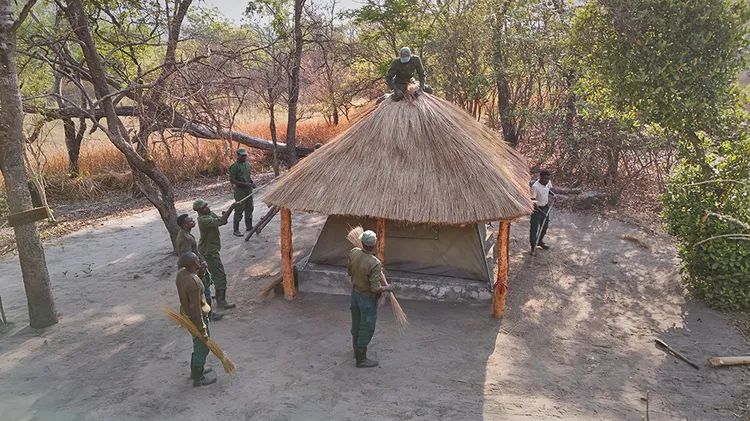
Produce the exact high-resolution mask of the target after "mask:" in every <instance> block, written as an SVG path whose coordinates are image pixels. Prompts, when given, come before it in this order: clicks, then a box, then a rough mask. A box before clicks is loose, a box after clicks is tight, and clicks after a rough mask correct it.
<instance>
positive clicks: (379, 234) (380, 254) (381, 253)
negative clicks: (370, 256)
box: [375, 218, 385, 268]
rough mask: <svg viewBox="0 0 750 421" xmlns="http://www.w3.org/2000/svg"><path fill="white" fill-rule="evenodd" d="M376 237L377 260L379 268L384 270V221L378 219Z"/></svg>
mask: <svg viewBox="0 0 750 421" xmlns="http://www.w3.org/2000/svg"><path fill="white" fill-rule="evenodd" d="M375 235H376V236H377V237H378V249H377V258H378V260H380V263H381V267H383V268H385V219H383V218H378V232H376V233H375Z"/></svg>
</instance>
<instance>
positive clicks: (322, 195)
mask: <svg viewBox="0 0 750 421" xmlns="http://www.w3.org/2000/svg"><path fill="white" fill-rule="evenodd" d="M528 183H529V170H528V166H527V164H526V161H525V160H524V158H523V157H522V156H521V155H520V154H519V153H518V152H516V151H515V149H513V148H511V147H510V146H509V145H508V144H507V143H505V142H504V141H503V140H502V137H501V136H500V135H499V134H498V133H496V132H494V131H492V130H490V129H489V128H487V127H486V126H485V125H483V124H481V123H478V122H477V121H476V120H475V119H474V118H473V117H472V116H470V115H469V114H467V113H466V112H464V111H463V110H462V109H460V108H458V107H456V106H454V105H453V104H451V103H449V102H447V101H445V100H442V99H439V98H437V97H434V96H429V95H427V94H425V95H423V96H421V97H419V98H418V99H416V100H414V101H413V102H411V103H408V102H407V101H401V102H393V101H390V100H387V101H385V102H383V103H382V104H381V105H380V106H379V107H378V108H376V109H374V110H371V111H370V112H369V114H368V115H367V116H365V117H364V118H362V119H361V120H360V121H359V122H357V123H355V124H354V125H352V126H351V127H350V128H349V129H348V130H346V131H345V132H343V133H341V134H340V135H339V136H337V137H336V138H335V139H334V140H333V141H331V142H330V143H329V144H327V145H326V146H325V147H323V148H321V149H319V150H318V151H316V152H315V153H313V154H312V155H311V156H309V157H308V158H305V159H304V160H303V161H302V162H300V163H299V164H297V165H296V166H295V167H294V168H292V170H291V171H289V173H288V174H286V175H285V176H284V177H283V178H282V179H281V180H279V182H278V183H277V184H276V185H275V186H274V187H273V188H272V189H271V190H270V191H269V192H268V193H267V194H266V196H265V198H264V201H265V202H266V203H268V204H269V205H277V206H279V207H284V208H289V209H293V210H299V211H311V212H318V213H323V214H327V215H356V216H368V217H373V218H385V219H389V220H396V221H408V222H413V223H426V224H441V225H458V224H467V223H476V222H481V221H498V220H505V219H513V218H516V217H518V216H521V215H527V214H528V213H529V209H530V208H531V200H530V198H529V187H528V186H529V184H528Z"/></svg>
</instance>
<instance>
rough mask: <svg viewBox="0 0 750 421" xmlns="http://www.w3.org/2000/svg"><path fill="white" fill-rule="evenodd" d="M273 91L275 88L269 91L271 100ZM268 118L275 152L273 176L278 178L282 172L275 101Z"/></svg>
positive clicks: (269, 103) (270, 106)
mask: <svg viewBox="0 0 750 421" xmlns="http://www.w3.org/2000/svg"><path fill="white" fill-rule="evenodd" d="M272 90H273V88H270V89H268V97H269V98H273V95H272V92H271V91H272ZM268 116H269V117H270V122H269V123H268V128H269V130H270V131H271V143H273V151H272V152H271V153H272V154H273V176H274V177H278V176H279V174H281V171H280V170H279V152H278V144H277V143H276V104H275V103H274V101H273V100H270V101H269V102H268Z"/></svg>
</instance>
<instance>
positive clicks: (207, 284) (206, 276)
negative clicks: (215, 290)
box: [198, 269, 214, 306]
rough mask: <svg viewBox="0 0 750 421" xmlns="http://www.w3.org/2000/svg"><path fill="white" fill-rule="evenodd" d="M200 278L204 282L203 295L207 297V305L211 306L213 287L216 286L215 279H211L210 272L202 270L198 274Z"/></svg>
mask: <svg viewBox="0 0 750 421" xmlns="http://www.w3.org/2000/svg"><path fill="white" fill-rule="evenodd" d="M198 276H199V277H200V278H201V281H203V295H205V296H206V304H208V305H209V306H211V285H213V284H214V281H213V279H211V274H210V273H208V270H206V269H202V270H201V271H199V272H198Z"/></svg>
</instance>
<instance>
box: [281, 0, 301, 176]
mask: <svg viewBox="0 0 750 421" xmlns="http://www.w3.org/2000/svg"><path fill="white" fill-rule="evenodd" d="M304 7H305V0H294V57H293V58H292V60H293V61H292V72H291V75H290V81H289V102H288V105H289V106H288V110H289V111H288V113H287V125H286V145H287V151H286V152H287V153H286V159H287V163H288V164H289V167H290V168H291V167H292V166H293V165H294V164H295V163H296V162H297V154H295V153H294V149H295V147H296V145H297V103H298V102H299V70H300V65H301V62H302V47H303V43H304V41H305V40H304V37H303V34H302V9H303V8H304Z"/></svg>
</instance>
